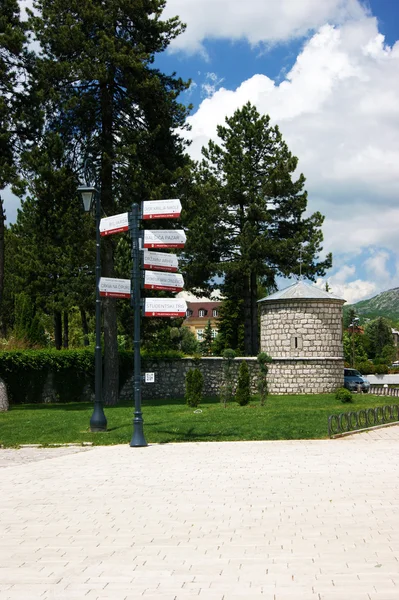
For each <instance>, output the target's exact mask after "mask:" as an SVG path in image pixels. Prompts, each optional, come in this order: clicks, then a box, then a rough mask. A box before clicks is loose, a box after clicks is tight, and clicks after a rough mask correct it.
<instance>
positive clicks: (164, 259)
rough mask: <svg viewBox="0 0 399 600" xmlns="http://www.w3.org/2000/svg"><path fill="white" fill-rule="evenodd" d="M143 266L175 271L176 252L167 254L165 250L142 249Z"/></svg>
mask: <svg viewBox="0 0 399 600" xmlns="http://www.w3.org/2000/svg"><path fill="white" fill-rule="evenodd" d="M143 267H144V269H155V270H156V271H170V272H172V273H174V272H176V271H177V267H178V262H177V256H176V254H168V253H167V252H150V251H149V250H144V251H143Z"/></svg>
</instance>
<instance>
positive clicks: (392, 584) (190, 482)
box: [0, 427, 399, 600]
mask: <svg viewBox="0 0 399 600" xmlns="http://www.w3.org/2000/svg"><path fill="white" fill-rule="evenodd" d="M398 453H399V427H389V428H387V429H379V430H375V431H372V432H368V433H362V434H356V435H355V436H350V437H346V438H341V439H337V440H317V441H287V442H237V443H226V442H225V443H186V444H164V445H154V446H149V447H147V448H130V447H129V445H128V444H126V445H124V446H112V447H91V448H76V447H73V448H71V447H69V448H56V449H34V448H30V449H23V450H0V465H1V466H3V467H4V468H2V469H0V477H1V500H2V502H1V506H2V510H1V511H0V598H1V600H17V599H22V598H23V599H24V600H38V599H39V598H40V599H41V600H51V599H60V600H61V599H64V598H65V599H68V600H70V599H74V598H80V599H83V598H84V599H86V598H87V599H90V600H91V599H94V600H96V599H98V600H103V599H106V598H109V599H112V600H129V599H134V600H137V598H143V600H152V599H153V600H155V599H157V600H158V599H161V598H162V600H191V599H192V598H196V599H197V600H198V599H199V600H201V598H203V599H204V600H236V599H237V600H238V599H244V598H245V599H249V600H252V599H253V600H256V599H258V598H262V599H263V600H265V599H266V600H302V599H303V600H313V599H314V600H391V599H392V600H398V599H399V528H398V508H399V476H398ZM49 458H51V460H48V459H49Z"/></svg>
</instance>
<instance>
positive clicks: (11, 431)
mask: <svg viewBox="0 0 399 600" xmlns="http://www.w3.org/2000/svg"><path fill="white" fill-rule="evenodd" d="M393 403H394V399H393V398H384V397H381V396H373V395H372V394H359V395H353V403H352V404H342V403H341V402H337V400H335V394H318V395H304V396H269V398H268V400H267V403H266V405H265V406H263V407H262V406H260V404H259V402H258V401H257V400H256V399H254V400H253V401H252V402H251V403H250V404H248V405H247V406H243V407H242V406H239V405H238V404H236V403H235V402H234V403H231V404H229V405H228V406H227V408H226V409H225V408H223V406H222V405H221V404H220V403H219V401H218V399H215V398H213V399H212V398H210V399H205V400H204V401H203V404H201V405H200V407H199V410H200V411H201V412H194V409H192V408H190V407H189V406H187V405H186V404H185V403H184V400H183V399H179V400H152V401H148V400H147V401H143V407H142V410H143V418H144V434H145V437H146V440H147V443H167V442H187V441H190V442H197V441H228V440H230V441H232V440H295V439H315V438H319V439H320V438H326V437H327V421H328V417H329V416H330V415H332V414H339V413H341V412H348V411H358V410H360V409H362V408H369V407H375V406H382V405H385V404H393ZM92 411H93V405H92V404H89V403H80V404H25V405H20V406H12V407H11V408H10V410H9V412H7V413H0V444H1V445H3V446H4V447H15V446H19V445H20V444H43V445H48V444H57V443H58V444H59V443H63V444H65V443H76V442H78V443H81V442H93V444H96V445H107V444H127V443H129V442H130V439H131V437H132V427H133V426H132V422H133V407H132V404H129V405H128V404H126V403H125V404H121V405H119V406H116V407H114V408H107V407H106V408H105V414H106V417H107V420H108V432H106V433H90V431H89V421H90V416H91V414H92Z"/></svg>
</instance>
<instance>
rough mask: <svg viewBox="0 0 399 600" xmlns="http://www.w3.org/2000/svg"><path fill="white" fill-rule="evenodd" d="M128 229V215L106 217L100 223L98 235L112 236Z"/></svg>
mask: <svg viewBox="0 0 399 600" xmlns="http://www.w3.org/2000/svg"><path fill="white" fill-rule="evenodd" d="M128 229H129V213H121V214H120V215H114V216H113V217H106V218H105V219H101V221H100V235H102V236H104V235H112V234H113V233H121V232H122V231H127V230H128Z"/></svg>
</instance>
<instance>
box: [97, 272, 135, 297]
mask: <svg viewBox="0 0 399 600" xmlns="http://www.w3.org/2000/svg"><path fill="white" fill-rule="evenodd" d="M99 288H100V296H105V297H108V298H130V295H131V291H130V288H131V281H130V279H112V278H110V277H101V279H100V284H99Z"/></svg>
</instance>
